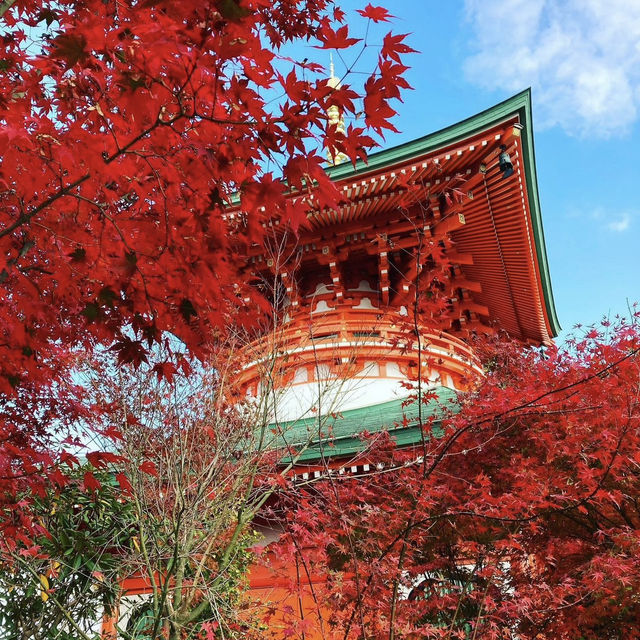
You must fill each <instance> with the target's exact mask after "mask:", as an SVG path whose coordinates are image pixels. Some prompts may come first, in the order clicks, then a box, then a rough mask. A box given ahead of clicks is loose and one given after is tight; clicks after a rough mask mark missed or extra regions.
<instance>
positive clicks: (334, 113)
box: [327, 53, 349, 165]
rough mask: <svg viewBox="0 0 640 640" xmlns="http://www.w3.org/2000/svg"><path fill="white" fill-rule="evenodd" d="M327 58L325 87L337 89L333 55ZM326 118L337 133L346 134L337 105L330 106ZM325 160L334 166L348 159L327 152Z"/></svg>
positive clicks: (338, 84)
mask: <svg viewBox="0 0 640 640" xmlns="http://www.w3.org/2000/svg"><path fill="white" fill-rule="evenodd" d="M329 56H330V57H329V60H330V63H329V79H328V80H327V85H328V86H329V87H331V88H332V89H339V88H340V79H339V78H337V77H336V75H335V68H334V66H333V54H332V53H329ZM327 117H328V118H329V123H330V124H335V125H336V127H337V129H338V131H341V132H342V133H345V132H346V127H345V126H344V116H343V114H342V113H341V111H340V108H339V107H338V106H337V105H335V104H332V105H331V106H330V107H329V108H328V109H327ZM327 159H328V160H329V163H330V164H332V165H336V164H340V163H341V162H344V161H345V160H348V159H349V158H348V156H347V155H346V154H344V153H336V154H335V156H334V155H332V154H331V152H330V151H327Z"/></svg>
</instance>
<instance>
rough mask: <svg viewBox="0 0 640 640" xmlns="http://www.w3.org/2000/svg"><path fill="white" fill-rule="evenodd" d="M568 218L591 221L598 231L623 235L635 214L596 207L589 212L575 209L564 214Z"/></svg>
mask: <svg viewBox="0 0 640 640" xmlns="http://www.w3.org/2000/svg"><path fill="white" fill-rule="evenodd" d="M565 213H566V214H567V215H568V216H569V217H570V218H580V219H581V220H585V219H586V220H593V223H594V225H595V226H597V227H598V228H599V229H600V231H602V230H606V231H612V232H614V233H623V232H625V231H627V229H629V227H631V224H632V223H633V221H634V219H635V218H636V217H638V216H637V212H633V211H610V210H608V209H605V208H603V207H596V208H595V209H592V210H591V211H588V212H585V210H584V209H582V208H575V209H571V210H569V211H567V212H565Z"/></svg>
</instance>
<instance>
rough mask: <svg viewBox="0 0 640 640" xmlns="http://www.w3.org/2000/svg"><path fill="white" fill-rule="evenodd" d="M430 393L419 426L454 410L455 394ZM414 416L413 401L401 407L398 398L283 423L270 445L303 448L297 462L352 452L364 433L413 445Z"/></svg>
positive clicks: (417, 431) (417, 430)
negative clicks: (386, 435)
mask: <svg viewBox="0 0 640 640" xmlns="http://www.w3.org/2000/svg"><path fill="white" fill-rule="evenodd" d="M430 393H432V394H433V395H434V397H433V398H430V399H429V401H428V402H427V403H424V404H423V405H422V416H421V417H422V421H423V423H424V422H426V421H427V420H430V419H435V420H440V419H442V418H443V417H444V416H445V415H447V414H448V413H449V412H451V411H455V410H456V409H457V406H458V405H457V394H456V392H455V391H454V390H453V389H449V388H448V387H437V388H436V389H433V390H432V391H430ZM418 414H419V405H418V403H417V402H411V403H409V404H408V405H407V406H403V400H402V399H398V400H391V401H389V402H383V403H382V404H376V405H372V406H369V407H363V408H361V409H351V410H349V411H343V412H342V413H337V414H332V415H327V416H322V417H319V418H315V417H313V418H305V419H303V420H296V421H291V422H284V423H281V424H280V425H279V429H277V435H276V436H275V438H274V440H273V442H272V443H271V446H273V447H277V448H282V447H289V448H291V449H293V450H298V451H300V450H301V449H302V448H304V451H303V452H302V454H301V455H300V456H299V457H297V461H298V462H312V461H313V460H318V459H319V458H321V457H333V456H345V455H350V454H353V453H356V452H357V451H359V450H360V449H362V442H361V440H360V438H359V437H358V436H359V434H361V433H362V432H364V431H367V432H369V433H376V432H378V431H389V432H390V433H391V436H392V437H393V438H394V440H395V441H396V442H397V444H398V445H410V444H416V443H417V442H420V440H421V438H422V434H421V427H420V424H419V417H420V416H419V415H418ZM274 426H275V425H274Z"/></svg>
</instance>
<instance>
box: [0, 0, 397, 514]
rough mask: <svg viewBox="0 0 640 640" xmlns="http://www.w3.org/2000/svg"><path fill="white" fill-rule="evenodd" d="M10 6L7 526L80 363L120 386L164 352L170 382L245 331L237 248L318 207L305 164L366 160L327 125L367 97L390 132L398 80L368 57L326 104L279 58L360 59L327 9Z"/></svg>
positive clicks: (331, 192)
mask: <svg viewBox="0 0 640 640" xmlns="http://www.w3.org/2000/svg"><path fill="white" fill-rule="evenodd" d="M12 4H13V3H11V2H7V3H3V8H2V13H3V16H2V20H3V22H4V25H3V35H2V45H3V54H2V60H1V61H0V78H1V82H0V149H1V153H2V165H1V167H0V252H1V254H2V256H3V264H2V265H0V295H1V296H2V305H1V306H0V402H1V403H2V417H1V418H0V442H2V454H1V455H0V491H2V496H1V497H0V500H1V502H2V504H3V505H4V506H5V507H6V508H7V509H9V508H10V507H11V505H12V504H13V505H14V506H15V504H14V503H15V500H16V496H17V495H18V493H19V492H20V491H21V490H22V489H23V488H24V486H25V482H26V483H27V484H29V483H31V485H32V486H36V485H37V483H39V482H44V481H46V476H47V473H48V472H49V471H51V472H52V473H53V470H54V468H55V463H56V459H55V456H54V454H53V450H54V449H55V448H56V447H57V446H58V445H59V443H60V441H61V440H62V439H63V438H64V435H65V434H66V433H68V429H69V425H70V424H72V423H73V422H74V420H77V419H78V418H88V417H90V415H91V412H92V411H96V410H97V408H96V407H86V406H84V405H83V400H84V395H85V394H84V391H83V389H82V388H81V387H80V386H78V385H75V384H74V378H73V375H72V371H73V370H74V367H75V366H76V359H75V358H76V355H77V354H78V353H79V352H82V350H90V349H93V348H96V347H108V348H111V349H113V350H114V351H115V352H116V353H117V357H118V361H119V362H120V363H122V364H132V365H133V366H135V367H137V366H140V365H141V364H142V363H145V362H151V358H152V352H153V350H154V348H155V346H156V345H158V344H160V343H161V342H162V340H163V337H164V336H165V335H167V333H169V334H172V335H174V336H177V337H178V338H179V339H180V340H181V341H182V342H183V344H184V347H185V349H186V353H187V357H182V356H180V358H181V359H177V361H176V362H173V363H167V362H161V363H158V365H157V366H156V367H155V368H154V369H153V371H154V372H155V373H156V374H157V375H158V376H163V377H165V378H167V379H168V380H171V378H172V377H173V376H174V375H176V369H182V370H183V372H184V373H185V374H186V373H187V371H188V367H189V365H188V358H189V357H201V356H203V355H204V354H205V353H206V346H205V345H206V344H207V342H208V341H209V339H210V337H211V333H212V331H213V332H214V333H215V332H216V331H217V332H218V333H220V332H224V330H225V327H227V326H228V325H229V323H230V318H231V316H232V315H233V323H234V324H236V325H238V324H250V323H251V322H253V321H255V319H256V316H257V315H259V313H260V312H261V311H260V310H261V309H263V310H264V309H266V305H265V303H264V301H262V300H261V299H260V297H259V293H258V292H257V291H256V290H255V289H253V288H250V287H249V286H248V285H247V278H248V274H247V270H246V264H245V256H246V250H247V247H248V246H250V245H251V244H252V243H260V242H261V239H262V234H263V224H264V223H265V222H266V221H267V219H269V220H273V219H279V220H280V221H282V222H283V223H284V224H287V225H290V226H291V228H292V229H294V230H295V229H297V228H298V227H299V226H300V225H301V224H304V223H305V220H306V212H307V208H308V203H307V197H308V192H309V190H310V189H311V186H312V184H314V183H315V186H314V194H315V195H314V198H315V200H314V202H315V203H316V205H317V206H325V205H331V204H332V203H333V202H334V201H335V199H336V197H337V193H336V190H335V188H334V187H333V185H332V183H331V182H330V180H329V179H328V177H327V176H326V174H325V172H324V170H323V168H322V166H323V163H324V158H323V157H321V156H320V155H319V153H318V152H316V151H315V149H316V148H317V147H318V146H320V148H322V147H323V146H324V147H325V148H327V149H329V150H331V151H333V152H334V154H335V153H338V152H343V153H345V154H347V155H348V156H349V157H350V158H351V159H352V160H353V161H355V160H356V159H357V158H361V157H363V156H364V155H365V153H366V151H367V150H368V149H370V148H372V147H373V146H375V144H376V143H375V142H374V140H373V139H372V138H371V137H369V136H368V135H367V129H366V128H357V127H350V128H349V135H348V138H346V137H345V136H344V134H343V133H342V132H340V131H339V130H338V128H337V127H336V125H335V124H331V123H330V122H329V120H328V118H327V109H328V107H329V106H330V105H336V106H338V108H339V109H340V110H341V111H342V112H343V113H344V114H345V115H346V116H355V114H356V112H357V111H360V110H361V107H358V106H357V105H356V102H357V101H358V100H359V99H360V98H362V97H365V96H366V93H367V92H368V91H373V90H375V91H376V93H378V94H380V96H381V98H380V97H379V98H378V100H381V102H380V103H379V105H378V106H379V107H380V108H381V113H382V114H383V117H390V116H391V115H392V114H393V111H392V109H391V108H390V107H388V102H389V100H391V99H394V98H396V97H397V91H396V86H397V85H398V84H399V83H400V84H401V78H400V75H401V74H402V72H403V70H404V68H401V67H398V66H384V67H383V66H382V65H383V63H386V61H388V60H392V59H395V58H396V56H397V53H399V52H401V51H403V50H404V51H407V50H408V48H407V47H406V45H404V44H403V43H402V38H400V39H398V40H395V41H394V42H393V44H392V45H390V46H389V45H386V49H385V51H384V53H382V54H380V58H379V65H378V68H376V69H372V70H371V71H372V77H375V78H376V80H375V86H373V85H371V84H368V85H366V86H365V87H364V88H361V89H358V87H353V86H350V85H349V84H348V81H349V78H346V79H344V80H345V81H343V84H342V87H341V88H339V89H336V90H333V91H332V90H331V89H330V88H328V87H327V83H326V77H327V75H326V71H325V70H324V69H323V68H322V67H321V66H320V65H318V64H314V63H307V62H306V61H303V62H297V61H294V60H292V59H290V58H287V57H286V56H285V55H284V52H283V51H282V48H283V47H284V46H285V45H289V44H290V43H292V42H296V41H300V42H306V41H310V42H312V43H317V45H318V46H319V47H320V48H322V49H332V48H337V47H339V48H343V47H348V46H351V45H353V44H355V43H357V42H358V40H357V39H355V38H352V37H351V36H349V33H348V31H349V28H348V26H347V25H346V24H345V23H344V22H345V14H344V13H343V12H342V11H340V10H339V8H338V7H334V4H333V2H332V1H331V0H303V1H301V2H299V1H295V2H294V1H293V0H278V1H276V0H211V1H209V2H201V1H193V0H192V1H190V0H187V1H184V2H182V1H181V2H164V1H162V0H159V1H155V0H131V1H128V2H107V3H105V2H102V1H101V0H73V1H71V2H64V3H60V2H54V1H45V2H44V3H43V2H35V1H33V0H17V2H15V4H13V6H11V5H12ZM7 7H11V8H9V10H7ZM5 11H6V12H5ZM364 15H365V17H368V18H371V19H373V20H376V19H384V15H383V14H382V13H381V12H380V10H373V8H367V10H366V11H365V14H364ZM363 27H364V25H363ZM363 31H364V29H363ZM33 38H35V40H33ZM280 94H282V95H280ZM369 117H370V116H369ZM373 124H375V127H376V128H377V129H381V128H383V127H384V126H385V123H384V122H383V121H380V120H379V119H377V120H376V121H375V122H373V121H372V125H373ZM267 165H270V166H272V167H279V169H278V171H277V175H274V174H273V173H272V172H269V171H267V170H265V167H266V166H267ZM280 178H282V179H283V180H281V179H280ZM230 209H232V210H233V211H234V212H235V213H234V214H233V215H231V214H229V213H228V212H229V210H230ZM56 473H59V471H56ZM88 480H89V481H88V482H87V483H86V484H87V485H88V486H90V485H92V484H93V483H92V481H91V479H90V478H89V479H88Z"/></svg>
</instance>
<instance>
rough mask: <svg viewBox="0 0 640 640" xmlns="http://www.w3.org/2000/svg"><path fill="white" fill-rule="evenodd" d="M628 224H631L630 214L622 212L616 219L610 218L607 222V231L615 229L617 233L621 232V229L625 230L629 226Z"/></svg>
mask: <svg viewBox="0 0 640 640" xmlns="http://www.w3.org/2000/svg"><path fill="white" fill-rule="evenodd" d="M630 224H631V216H630V215H629V214H628V213H623V214H622V215H621V216H619V217H618V218H617V219H615V220H611V221H610V222H609V223H608V224H607V229H609V231H616V232H617V233H622V232H623V231H626V230H627V229H628V228H629V225H630Z"/></svg>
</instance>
